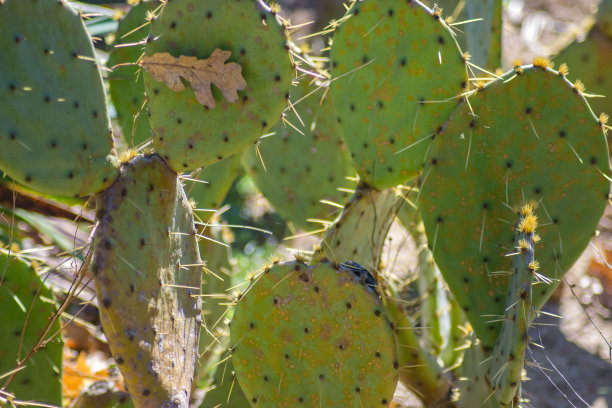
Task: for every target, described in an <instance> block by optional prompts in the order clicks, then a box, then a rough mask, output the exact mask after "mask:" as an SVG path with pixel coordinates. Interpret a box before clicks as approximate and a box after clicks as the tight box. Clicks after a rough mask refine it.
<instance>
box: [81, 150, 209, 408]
mask: <svg viewBox="0 0 612 408" xmlns="http://www.w3.org/2000/svg"><path fill="white" fill-rule="evenodd" d="M97 208H98V209H97V219H98V227H97V230H96V233H95V236H94V246H95V249H94V259H93V263H92V272H93V274H94V277H95V280H96V290H97V293H98V305H99V309H100V320H101V322H102V327H103V328H104V333H105V334H106V338H107V339H108V344H109V346H110V349H111V352H112V353H113V357H114V358H115V361H116V362H117V365H118V366H119V370H120V371H121V373H122V374H123V377H124V379H125V383H126V385H127V388H128V391H129V392H130V394H131V395H132V400H133V401H134V405H135V406H136V407H137V408H139V407H147V408H148V407H172V408H178V407H181V408H186V407H188V405H189V394H190V391H191V383H192V380H193V372H194V366H195V361H196V359H197V356H198V354H197V352H198V333H199V331H200V323H201V315H200V299H199V294H200V288H201V273H202V272H201V271H202V266H201V265H202V262H201V261H200V256H199V253H198V247H197V242H196V232H195V228H194V223H193V215H192V212H191V207H190V206H189V203H188V201H187V196H186V195H185V193H184V191H183V189H182V187H181V183H180V182H179V178H178V176H177V175H176V174H174V173H173V172H172V171H171V170H170V169H169V168H168V167H167V166H166V165H165V164H164V163H163V161H162V160H161V159H160V158H159V157H157V156H151V157H137V158H135V159H133V160H132V161H130V162H128V163H127V164H125V165H124V166H123V167H122V168H121V176H120V178H119V179H118V180H117V182H115V183H114V184H113V185H112V186H111V187H110V188H108V189H107V190H105V191H104V193H102V194H101V195H100V196H98V200H97Z"/></svg>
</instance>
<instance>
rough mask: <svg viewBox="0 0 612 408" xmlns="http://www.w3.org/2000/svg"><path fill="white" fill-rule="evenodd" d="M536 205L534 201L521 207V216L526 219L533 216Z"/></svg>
mask: <svg viewBox="0 0 612 408" xmlns="http://www.w3.org/2000/svg"><path fill="white" fill-rule="evenodd" d="M537 206H538V204H537V203H535V202H534V201H529V202H527V203H525V204H523V205H522V206H521V211H520V213H521V215H522V216H523V217H526V216H527V215H529V214H533V212H534V210H535V209H536V208H537Z"/></svg>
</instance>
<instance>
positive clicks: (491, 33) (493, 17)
mask: <svg viewBox="0 0 612 408" xmlns="http://www.w3.org/2000/svg"><path fill="white" fill-rule="evenodd" d="M464 18H465V19H466V20H475V21H473V22H472V23H470V24H465V25H464V26H463V27H462V30H465V39H466V43H467V49H468V50H469V51H470V54H471V58H470V61H471V62H473V63H474V64H476V65H478V66H480V67H482V68H485V69H487V70H489V71H490V72H493V71H495V69H497V68H499V67H501V62H502V0H485V1H468V2H465V10H464ZM478 75H479V76H480V75H483V74H482V73H481V72H478Z"/></svg>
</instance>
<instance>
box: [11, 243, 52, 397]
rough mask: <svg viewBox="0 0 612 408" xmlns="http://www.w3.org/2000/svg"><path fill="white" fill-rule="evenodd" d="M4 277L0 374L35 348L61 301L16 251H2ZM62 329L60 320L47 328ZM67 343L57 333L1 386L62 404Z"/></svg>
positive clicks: (28, 395)
mask: <svg viewBox="0 0 612 408" xmlns="http://www.w3.org/2000/svg"><path fill="white" fill-rule="evenodd" d="M0 280H1V281H2V284H1V285H0V321H1V322H2V326H3V327H2V330H0V344H1V346H0V376H3V377H4V375H5V374H6V373H9V372H10V371H12V370H13V369H15V367H16V365H17V360H18V359H23V358H24V357H25V356H26V355H28V353H29V352H30V351H31V350H32V348H33V347H34V345H35V344H36V341H37V340H38V339H39V336H40V335H42V334H43V332H44V330H45V328H46V327H47V324H48V323H49V319H50V318H51V316H53V314H54V313H55V312H56V307H55V304H54V303H53V296H52V294H51V291H50V290H49V289H48V288H46V287H45V286H43V284H42V281H41V279H40V277H39V276H38V274H37V273H36V270H35V269H34V268H33V267H32V266H31V265H29V264H28V263H26V262H25V261H23V260H21V259H18V258H16V257H15V255H7V254H6V253H5V252H2V253H0ZM59 330H60V325H59V320H58V321H57V322H56V323H55V324H54V325H53V326H52V327H51V328H50V330H49V331H48V333H49V335H52V334H55V333H58V332H59ZM42 340H44V339H42ZM62 348H63V342H62V338H61V336H59V335H58V336H56V337H55V338H54V339H53V340H51V341H50V342H49V343H47V345H46V346H45V347H43V348H41V349H40V350H39V351H37V352H36V353H35V354H34V356H33V357H32V358H31V359H30V360H28V361H27V362H26V364H25V367H26V368H24V369H22V370H21V371H19V372H18V373H17V374H16V375H15V377H14V378H13V379H12V381H11V382H10V384H9V385H8V387H7V388H6V389H4V386H5V382H6V381H7V379H8V378H9V377H10V376H8V377H4V378H2V379H0V388H1V389H3V390H4V391H7V392H10V393H11V394H13V395H14V396H15V398H16V399H17V400H20V401H36V402H38V403H44V404H52V405H59V406H61V404H62V385H61V381H60V380H61V377H62ZM3 396H4V395H3ZM0 405H2V404H1V403H0ZM17 405H20V404H17Z"/></svg>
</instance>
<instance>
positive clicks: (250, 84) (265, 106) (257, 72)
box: [144, 0, 293, 171]
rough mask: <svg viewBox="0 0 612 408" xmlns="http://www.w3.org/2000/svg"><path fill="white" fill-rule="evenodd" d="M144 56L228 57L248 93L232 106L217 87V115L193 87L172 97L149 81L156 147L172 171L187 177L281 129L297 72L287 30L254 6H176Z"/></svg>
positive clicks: (249, 0) (222, 1)
mask: <svg viewBox="0 0 612 408" xmlns="http://www.w3.org/2000/svg"><path fill="white" fill-rule="evenodd" d="M151 37H152V39H153V40H152V41H151V42H149V43H148V44H147V47H146V51H145V53H146V56H152V55H154V54H156V53H163V52H167V53H170V54H171V55H172V56H173V57H176V58H178V57H180V56H189V57H191V56H194V57H197V58H198V59H207V58H209V57H210V56H211V55H212V54H213V51H215V50H222V51H230V52H231V55H230V57H229V60H228V61H227V62H228V63H236V64H238V65H239V66H240V67H241V68H242V71H241V73H242V76H243V77H244V80H245V81H246V89H245V90H244V91H239V92H238V100H237V101H235V102H229V101H228V100H226V99H225V98H224V97H223V96H222V95H221V93H220V92H219V90H218V89H217V88H216V87H215V86H213V87H212V92H213V96H214V99H215V105H216V106H215V107H214V108H206V107H205V106H203V105H201V104H200V103H199V102H198V101H197V99H196V96H195V94H194V90H193V88H192V87H191V86H188V87H186V88H185V89H184V90H183V91H180V92H175V91H173V90H171V89H170V88H168V86H166V85H165V84H164V83H163V82H158V81H156V80H154V79H153V78H152V77H151V75H149V74H148V73H145V74H144V79H145V89H146V92H147V98H148V101H149V103H148V108H149V112H150V123H151V128H152V130H153V133H154V135H153V143H154V145H155V149H156V151H157V152H158V153H159V155H160V156H162V157H163V158H164V159H165V160H166V162H167V163H168V164H169V166H170V167H171V168H172V169H174V170H175V171H190V170H195V169H196V168H198V167H203V166H207V165H209V164H213V163H215V162H217V161H220V160H222V159H223V158H225V157H228V156H230V155H232V154H234V153H237V152H240V151H242V150H243V149H244V148H246V147H247V146H248V145H250V144H252V143H253V142H255V141H256V140H257V139H258V138H259V137H260V136H262V135H264V134H265V133H266V132H267V131H268V129H269V128H270V127H271V126H272V125H274V123H276V121H277V120H278V119H279V118H280V115H281V113H282V111H283V109H284V108H285V105H286V100H287V98H288V95H289V87H290V84H291V80H292V79H293V68H292V65H291V61H290V59H289V53H288V52H287V49H286V42H287V38H286V35H285V31H284V27H282V26H281V24H279V23H278V21H277V19H276V17H275V15H273V14H271V13H270V12H269V11H268V10H266V9H265V8H264V7H263V6H262V3H261V2H259V1H255V0H242V1H240V0H211V1H206V2H194V1H192V0H173V1H171V2H168V3H167V4H166V5H165V6H164V8H163V9H162V11H161V14H160V15H159V16H158V17H157V18H156V19H155V20H154V21H153V23H152V25H151Z"/></svg>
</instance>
